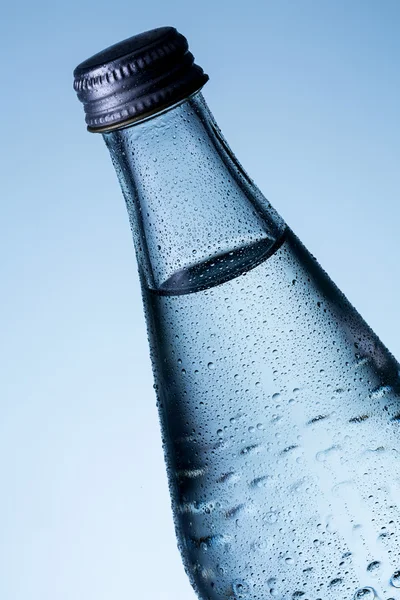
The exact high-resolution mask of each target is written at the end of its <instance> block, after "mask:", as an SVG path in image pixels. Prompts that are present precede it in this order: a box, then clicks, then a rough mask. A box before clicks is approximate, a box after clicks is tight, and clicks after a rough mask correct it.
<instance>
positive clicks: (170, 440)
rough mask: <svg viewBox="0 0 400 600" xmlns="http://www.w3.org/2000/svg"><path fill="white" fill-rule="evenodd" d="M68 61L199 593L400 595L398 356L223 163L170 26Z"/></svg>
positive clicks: (282, 599)
mask: <svg viewBox="0 0 400 600" xmlns="http://www.w3.org/2000/svg"><path fill="white" fill-rule="evenodd" d="M74 75H75V90H76V91H77V93H78V97H79V99H80V100H81V101H82V102H83V103H84V107H85V111H86V123H87V125H88V129H89V130H90V131H93V132H100V133H102V135H103V137H104V140H105V143H106V144H107V147H108V149H109V151H110V154H111V158H112V161H113V164H114V167H115V169H116V172H117V175H118V178H119V181H120V184H121V187H122V191H123V195H124V197H125V201H126V205H127V209H128V214H129V219H130V224H131V228H132V232H133V238H134V244H135V249H136V256H137V264H138V271H139V277H140V281H141V289H142V295H143V305H144V311H145V315H146V322H147V328H148V337H149V344H150V352H151V359H152V365H153V371H154V379H155V385H154V387H155V389H156V393H157V404H158V409H159V415H160V423H161V432H162V440H163V446H164V451H165V461H166V466H167V471H168V480H169V486H170V493H171V499H172V509H173V515H174V522H175V528H176V535H177V540H178V546H179V549H180V552H181V555H182V559H183V563H184V567H185V570H186V572H187V574H188V576H189V578H190V581H191V583H192V585H193V587H194V589H195V591H196V593H197V595H198V596H199V598H200V599H202V600H240V599H243V600H267V599H268V598H270V597H271V599H273V600H296V599H301V600H347V599H348V600H373V599H375V598H376V599H378V598H379V599H380V600H394V599H400V510H399V507H400V471H399V464H400V463H399V460H400V454H399V451H400V442H399V429H400V402H399V393H400V386H399V364H398V363H397V362H396V360H395V359H394V358H393V356H392V355H391V354H390V352H389V351H388V350H387V349H386V347H385V346H384V345H383V344H382V343H381V342H380V340H379V339H378V338H377V336H376V335H375V334H374V333H373V332H372V331H371V329H370V328H369V327H368V325H367V324H366V323H365V322H364V321H363V319H362V318H361V317H360V315H359V314H358V313H357V312H356V310H355V309H354V308H353V307H352V306H351V304H350V303H349V302H348V301H347V300H346V298H345V297H344V295H343V294H342V293H341V292H340V291H339V289H338V288H337V287H336V286H335V284H334V283H332V281H331V280H330V279H329V277H328V275H327V274H326V273H325V272H324V271H323V270H322V268H321V267H320V265H319V264H318V262H317V261H316V259H315V258H314V257H313V256H312V255H311V254H310V253H309V252H308V251H307V249H306V248H305V247H304V246H303V245H302V243H301V242H300V241H299V239H298V238H297V237H296V235H295V234H294V233H293V232H292V231H291V229H290V228H289V227H288V226H287V225H286V224H285V223H284V221H283V220H282V218H281V217H280V216H279V215H278V214H277V213H276V212H275V210H274V209H273V207H272V206H271V204H270V203H269V202H268V200H266V199H265V197H264V196H263V195H262V193H261V192H260V191H259V190H258V188H257V187H256V186H255V184H254V183H253V181H252V180H251V179H250V178H249V176H248V175H247V174H246V172H245V171H244V170H243V168H242V166H241V165H240V163H239V162H238V160H237V159H236V158H235V156H234V154H233V153H232V151H231V149H230V148H229V145H228V143H227V142H226V140H225V139H224V137H223V135H222V133H221V131H220V129H219V128H218V125H217V124H216V122H215V120H214V118H213V116H212V114H211V112H210V110H209V109H208V107H207V104H206V102H205V100H204V97H203V95H202V91H201V90H202V88H203V86H204V84H205V83H206V81H207V79H208V76H207V75H205V74H204V72H203V70H202V69H201V68H200V67H199V66H197V65H196V64H195V63H194V59H193V56H192V54H191V53H190V52H189V50H188V45H187V41H186V39H185V38H184V37H183V36H182V35H181V34H179V33H178V32H177V31H176V29H174V28H172V27H165V28H159V29H155V30H152V31H149V32H145V33H143V34H140V35H137V36H134V37H132V38H130V39H128V40H125V41H123V42H121V43H118V44H116V45H114V46H112V47H110V48H108V49H106V50H104V51H103V52H100V53H99V54H97V55H95V56H94V57H92V58H90V59H88V60H87V61H85V62H83V63H82V64H81V65H79V66H78V67H77V68H76V70H75V73H74Z"/></svg>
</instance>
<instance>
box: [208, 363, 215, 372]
mask: <svg viewBox="0 0 400 600" xmlns="http://www.w3.org/2000/svg"><path fill="white" fill-rule="evenodd" d="M207 367H208V368H209V369H210V370H211V371H212V370H213V369H215V365H214V363H212V362H209V363H208V365H207Z"/></svg>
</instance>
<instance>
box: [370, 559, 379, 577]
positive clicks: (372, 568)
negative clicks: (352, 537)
mask: <svg viewBox="0 0 400 600" xmlns="http://www.w3.org/2000/svg"><path fill="white" fill-rule="evenodd" d="M380 566H381V563H380V561H379V560H374V561H372V562H370V563H369V565H368V567H367V571H368V573H371V574H372V575H378V571H379V569H380Z"/></svg>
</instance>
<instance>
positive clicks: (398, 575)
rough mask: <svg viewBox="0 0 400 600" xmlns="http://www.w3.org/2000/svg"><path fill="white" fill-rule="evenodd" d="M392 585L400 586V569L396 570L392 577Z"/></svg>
mask: <svg viewBox="0 0 400 600" xmlns="http://www.w3.org/2000/svg"><path fill="white" fill-rule="evenodd" d="M390 585H392V586H393V587H395V588H400V571H396V572H395V573H393V575H392V576H391V578H390Z"/></svg>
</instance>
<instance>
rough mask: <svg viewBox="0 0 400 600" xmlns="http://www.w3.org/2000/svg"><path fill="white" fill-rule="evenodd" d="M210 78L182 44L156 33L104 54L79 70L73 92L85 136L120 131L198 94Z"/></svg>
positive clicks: (171, 33)
mask: <svg viewBox="0 0 400 600" xmlns="http://www.w3.org/2000/svg"><path fill="white" fill-rule="evenodd" d="M207 81H208V75H206V74H205V73H204V72H203V69H202V68H201V67H199V66H198V65H196V64H195V63H194V57H193V55H192V54H191V53H190V52H189V50H188V43H187V40H186V38H185V37H184V36H183V35H181V34H180V33H178V31H177V30H176V29H175V28H174V27H160V28H158V29H152V30H151V31H146V32H144V33H140V34H139V35H135V36H133V37H131V38H128V39H127V40H124V41H122V42H119V43H118V44H115V45H114V46H110V47H109V48H106V49H105V50H103V51H102V52H99V53H98V54H95V55H94V56H92V57H91V58H89V59H88V60H85V61H84V62H82V63H81V64H80V65H78V66H77V67H76V69H75V71H74V89H75V91H76V92H77V94H78V98H79V100H80V101H81V102H83V105H84V109H85V113H86V123H87V126H88V130H89V131H93V132H105V131H110V130H112V129H118V128H120V127H124V126H126V125H128V124H130V123H133V122H134V121H137V120H141V119H143V118H145V117H148V116H150V115H152V114H155V113H157V112H160V111H161V110H164V109H166V108H168V107H170V106H172V105H174V104H176V103H177V102H179V101H180V100H183V99H185V98H187V97H188V96H190V95H191V94H193V93H195V92H197V91H198V90H199V89H200V88H201V87H202V86H203V85H204V84H205V83H206V82H207Z"/></svg>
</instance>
